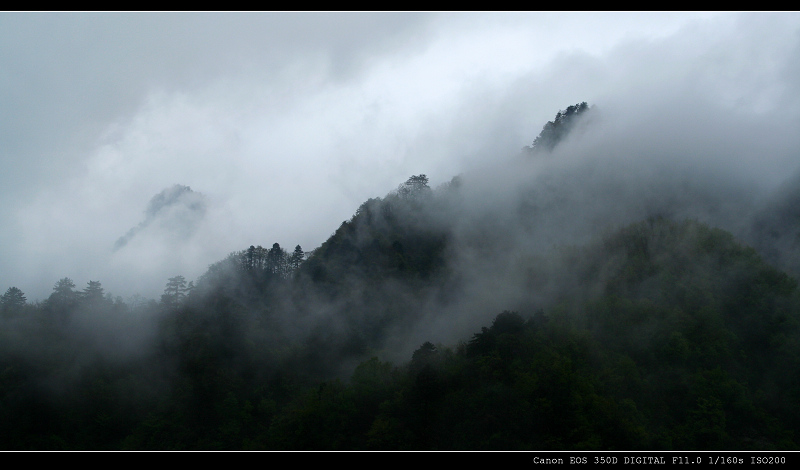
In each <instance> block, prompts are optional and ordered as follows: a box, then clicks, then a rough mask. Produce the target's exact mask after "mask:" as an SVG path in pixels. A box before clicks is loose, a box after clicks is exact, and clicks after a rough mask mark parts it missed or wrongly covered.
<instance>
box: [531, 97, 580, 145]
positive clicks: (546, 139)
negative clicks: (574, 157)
mask: <svg viewBox="0 0 800 470" xmlns="http://www.w3.org/2000/svg"><path fill="white" fill-rule="evenodd" d="M588 110H589V105H588V104H586V102H585V101H584V102H582V103H579V104H575V105H572V106H569V107H567V109H566V110H565V111H559V112H558V113H557V114H556V118H555V120H553V121H548V122H547V124H545V125H544V127H543V128H542V132H540V133H539V136H538V137H536V139H534V140H533V144H531V146H530V147H528V146H525V147H523V149H522V150H523V151H525V152H527V153H539V152H541V151H543V150H546V151H548V152H550V151H552V150H553V148H554V147H555V146H556V145H558V143H559V142H561V141H562V140H563V139H564V137H566V136H567V134H569V133H570V131H571V130H572V128H573V127H574V124H575V121H576V118H577V117H578V116H580V115H581V114H583V113H585V112H586V111H588Z"/></svg>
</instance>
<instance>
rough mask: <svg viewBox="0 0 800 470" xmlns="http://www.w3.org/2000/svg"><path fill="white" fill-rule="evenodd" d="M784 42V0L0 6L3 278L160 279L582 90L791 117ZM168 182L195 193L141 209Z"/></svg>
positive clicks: (382, 189) (309, 231) (126, 285)
mask: <svg viewBox="0 0 800 470" xmlns="http://www.w3.org/2000/svg"><path fill="white" fill-rule="evenodd" d="M798 57H800V14H796V13H719V12H710V13H703V12H685V13H672V12H668V13H650V12H647V13H616V12H615V13H602V12H591V13H572V12H568V13H557V12H547V13H535V12H533V13H513V12H503V13H435V14H429V13H324V14H323V13H320V14H311V13H0V165H1V166H0V201H2V205H0V291H2V292H4V291H5V290H6V289H7V288H8V287H10V286H16V287H19V288H20V289H22V290H23V291H24V292H25V293H26V294H27V296H28V299H29V300H36V299H40V300H43V299H44V298H46V297H47V295H49V293H50V292H51V290H52V287H53V285H54V284H55V282H56V281H57V280H58V279H60V278H62V277H70V278H72V279H73V280H74V281H75V283H76V284H77V286H78V288H83V287H85V286H86V283H87V282H88V281H89V280H99V281H101V282H102V283H103V286H104V287H105V288H106V290H107V291H109V292H111V293H112V294H115V295H121V296H123V297H127V296H129V295H132V294H135V293H139V294H141V295H144V296H146V297H151V298H158V295H159V294H160V293H161V291H162V290H163V286H164V284H165V283H166V280H167V278H168V277H171V276H175V275H178V274H182V275H184V276H186V278H187V279H190V280H191V279H196V278H197V276H199V275H200V274H202V273H203V272H204V271H205V269H206V268H207V266H208V265H209V264H211V263H213V262H215V261H218V260H220V259H222V258H224V257H225V256H226V255H227V254H228V253H230V252H232V251H236V250H241V249H244V248H247V247H248V246H250V245H251V244H252V245H263V246H271V245H272V244H273V243H275V242H278V243H280V244H281V246H283V247H284V248H286V249H288V250H292V249H293V248H294V246H295V245H297V244H300V245H301V246H302V247H303V248H304V249H305V250H307V251H308V250H311V249H313V248H316V247H317V246H319V245H320V244H321V243H322V242H324V241H325V239H327V237H328V236H329V235H330V234H331V233H333V231H335V230H336V228H338V226H339V225H340V224H341V222H342V221H344V220H347V219H349V218H350V216H352V214H353V213H354V212H355V210H356V209H357V208H358V206H359V205H360V204H361V203H362V202H364V201H365V200H366V199H368V198H370V197H383V196H385V195H386V193H387V192H389V191H390V190H392V189H393V188H395V187H397V185H399V184H400V183H402V182H403V181H405V179H407V178H408V177H409V176H411V175H414V174H420V173H425V174H427V175H428V176H429V178H430V182H431V186H433V187H435V186H437V185H439V184H441V183H443V182H446V181H448V180H450V179H451V178H452V177H453V176H455V175H457V174H460V173H462V172H465V171H469V170H470V169H473V168H476V167H480V166H483V165H487V164H489V163H491V162H498V164H500V162H502V161H504V160H505V159H507V158H510V157H513V156H514V155H516V154H517V153H518V152H519V150H520V149H521V148H522V147H523V146H525V145H530V143H531V142H532V140H533V138H534V137H535V136H536V135H537V134H538V132H539V131H540V130H541V128H542V126H543V125H544V123H545V122H546V121H548V120H552V119H553V117H554V115H555V113H556V112H557V111H558V110H560V109H564V108H566V107H567V106H568V105H570V104H575V103H578V102H581V101H587V102H589V103H590V104H594V105H597V106H598V107H599V108H602V109H606V110H610V111H612V112H613V110H615V109H616V110H620V109H622V108H625V107H628V108H630V107H647V106H651V105H652V106H663V108H664V109H665V110H669V113H668V114H667V117H665V118H664V121H665V123H667V124H668V123H673V124H675V123H678V124H677V125H680V123H683V125H686V122H687V121H686V119H690V117H691V116H692V113H697V112H698V110H697V109H686V107H687V106H688V107H693V105H694V104H697V107H702V106H703V103H706V102H708V103H710V102H713V103H716V105H717V108H715V109H724V110H726V112H727V113H730V115H731V116H747V119H748V120H749V121H747V122H751V121H752V122H769V121H770V120H775V119H779V120H780V119H783V117H786V121H784V122H785V123H788V124H784V125H786V126H787V127H788V128H789V129H791V128H792V127H791V125H793V124H796V122H797V121H796V119H797V116H798V109H800V107H798V104H800V103H798V98H800V93H798V91H800V90H798V88H800V65H799V64H800V62H798V60H797V59H798ZM670 103H671V104H670ZM684 111H685V112H686V114H685V115H684V114H683V113H684ZM621 114H622V113H620V115H621ZM776 125H777V126H778V127H780V126H781V124H780V123H778V124H776ZM790 133H791V132H790ZM792 134H793V133H792ZM665 135H666V136H668V135H669V134H668V133H667V134H665ZM666 138H668V137H665V139H666ZM795 143H796V142H795V141H792V140H790V141H787V142H786V143H785V145H794V144H795ZM775 145H777V144H775ZM686 146H687V148H690V147H691V143H690V142H689V143H686ZM778 153H780V152H778ZM784 153H786V152H784ZM795 155H796V154H795ZM786 164H787V162H786V161H776V162H771V163H765V164H764V165H762V166H763V168H762V170H763V171H764V174H765V175H771V177H773V178H779V176H780V175H781V174H782V173H784V172H783V171H782V170H781V169H782V168H785V165H786ZM176 184H178V185H184V186H189V187H191V189H192V191H194V192H196V193H199V195H193V197H192V198H191V201H194V202H197V201H198V198H199V199H200V200H202V201H203V203H204V204H205V210H204V211H202V213H200V214H199V215H197V214H189V215H187V213H188V212H187V211H189V212H191V210H190V209H189V201H188V200H187V201H184V202H183V203H185V207H184V206H181V205H180V204H183V203H182V202H180V201H183V200H182V199H180V200H178V202H177V203H176V205H174V206H172V207H171V209H169V210H164V211H161V212H159V213H158V214H156V215H153V214H154V212H153V207H154V206H153V205H152V204H151V199H152V198H153V197H154V196H156V195H157V194H159V193H161V192H162V191H163V190H165V189H167V188H172V187H173V186H174V185H176ZM191 207H195V206H191ZM146 212H147V213H146ZM159 217H160V218H161V219H162V220H160V221H159ZM187 220H188V222H186V221H187ZM145 221H147V222H146V226H145V225H143V223H145ZM183 223H188V224H189V225H188V226H186V227H177V228H176V225H177V226H179V225H181V224H183ZM134 227H142V228H141V229H140V230H137V231H133V232H130V233H135V235H133V236H132V237H131V238H130V240H127V243H126V244H125V245H124V246H123V247H122V248H119V249H117V250H115V249H114V247H115V243H116V242H117V240H119V239H120V237H123V236H124V235H126V233H129V231H131V229H133V228H134ZM187 227H188V228H187Z"/></svg>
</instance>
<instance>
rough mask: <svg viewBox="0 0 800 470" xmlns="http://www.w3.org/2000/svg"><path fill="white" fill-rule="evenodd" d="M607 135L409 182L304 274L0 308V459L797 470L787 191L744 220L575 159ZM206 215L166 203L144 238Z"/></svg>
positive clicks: (557, 127)
mask: <svg viewBox="0 0 800 470" xmlns="http://www.w3.org/2000/svg"><path fill="white" fill-rule="evenodd" d="M590 116H593V117H592V119H589V118H590ZM601 119H602V116H599V111H598V110H597V109H595V108H594V107H589V105H588V104H587V103H586V102H582V103H579V104H577V105H572V106H569V107H568V108H567V109H566V110H565V111H559V112H558V114H557V115H556V117H555V120H554V121H550V122H548V123H547V124H546V125H545V126H544V128H543V129H542V130H541V132H540V133H539V135H538V137H536V138H535V140H534V141H533V145H532V146H531V147H526V148H525V149H524V150H523V152H522V154H521V155H520V156H519V158H518V159H516V160H510V161H509V162H508V163H507V164H502V162H501V163H498V164H497V165H496V167H497V168H496V169H494V170H492V171H483V172H472V173H465V174H462V175H459V176H457V177H455V178H453V179H452V180H451V181H450V182H449V183H447V184H444V185H441V186H439V187H436V188H431V187H430V186H429V181H430V180H429V178H428V176H427V175H425V174H419V175H412V176H411V177H409V178H408V179H407V180H406V181H405V182H403V183H401V184H400V185H399V186H398V187H397V188H396V189H395V190H392V191H390V192H388V193H387V194H386V195H385V196H383V197H374V198H371V199H369V200H367V201H366V202H364V203H363V204H362V205H361V206H360V207H358V208H357V210H355V212H354V214H353V216H352V217H351V218H350V219H349V220H346V221H344V222H342V223H341V225H340V226H339V227H338V228H337V229H336V230H335V232H334V233H333V234H332V235H331V236H330V237H329V238H328V239H327V240H326V241H325V242H324V243H322V244H321V245H320V246H319V247H317V248H316V249H314V250H312V251H304V250H303V248H302V247H301V246H300V245H295V247H294V249H291V248H290V249H285V248H283V247H282V246H281V245H280V244H279V243H277V242H273V243H272V244H271V245H270V244H269V243H267V241H262V242H264V243H265V245H264V246H271V247H270V248H265V247H264V246H262V245H256V244H254V245H250V246H249V247H248V248H244V247H242V248H243V249H241V250H240V251H234V252H232V253H230V255H228V256H227V257H226V258H225V259H222V260H220V261H218V262H216V263H214V264H212V265H211V266H209V267H208V269H207V271H206V272H205V274H203V275H202V276H200V277H198V278H197V279H193V280H189V279H186V278H185V277H184V276H183V275H182V274H180V273H175V276H172V277H169V278H168V279H165V280H164V291H163V295H161V297H160V300H158V301H156V300H154V299H146V298H142V297H134V298H131V299H129V300H127V301H125V300H123V299H122V298H120V297H114V296H113V294H111V293H108V292H106V291H105V288H104V287H103V285H102V283H101V281H100V280H89V281H88V283H87V284H86V286H85V287H83V288H82V289H80V288H79V287H78V285H77V284H76V283H75V281H73V280H72V279H70V278H69V277H64V278H62V279H60V280H58V281H56V282H55V284H54V285H53V289H52V293H51V294H50V295H49V297H48V298H47V299H45V300H44V301H41V302H29V301H28V299H27V298H26V296H25V293H24V292H22V290H20V289H19V288H18V287H14V286H11V287H9V288H8V289H7V290H6V291H5V294H3V295H2V297H0V311H1V312H2V317H0V442H1V443H2V444H0V445H1V446H2V447H3V448H4V449H9V450H10V449H14V450H17V449H25V450H32V449H48V450H49V449H101V450H106V449H108V450H111V449H131V450H132V449H162V450H177V449H212V450H218V449H267V450H284V449H291V450H297V449H299V450H346V449H357V450H359V449H360V450H366V449H369V450H387V449H389V450H534V449H542V450H567V449H570V450H592V449H595V450H597V449H603V450H643V449H666V450H692V449H700V450H704V449H705V450H710V449H736V450H744V449H749V450H774V449H798V447H800V435H798V434H797V433H798V431H797V430H798V429H800V405H798V403H797V401H796V400H795V399H794V398H796V397H797V396H798V395H800V379H798V377H800V374H797V373H796V372H797V371H798V370H800V293H798V289H797V281H796V278H797V275H798V274H800V261H798V260H800V244H798V242H797V240H798V236H799V235H800V218H799V217H798V214H797V210H796V208H797V207H798V205H797V204H794V202H796V199H797V194H798V188H800V186H799V185H798V181H800V177H798V176H795V177H794V178H790V179H789V180H787V182H786V183H785V185H784V186H782V187H781V188H779V189H778V190H777V191H776V192H773V193H771V194H769V195H768V197H764V198H760V199H758V200H751V199H750V198H748V197H747V196H748V195H749V194H750V193H749V192H748V191H750V189H749V188H748V187H746V186H740V181H739V180H735V179H730V180H728V181H726V182H718V183H716V184H715V185H708V184H706V183H707V181H708V180H706V179H703V178H704V175H703V173H702V172H687V171H686V169H687V167H682V166H681V165H682V164H683V163H684V162H685V160H680V161H678V162H677V163H675V164H674V165H673V166H669V167H661V168H658V171H654V170H653V167H652V166H651V164H652V163H653V162H652V161H651V160H647V159H644V160H643V161H641V162H638V163H637V162H632V160H631V159H629V158H628V157H627V156H624V155H623V156H622V157H620V156H615V155H609V154H608V153H607V152H604V151H598V154H597V156H595V157H593V158H584V159H581V160H576V159H575V158H576V157H574V155H575V152H578V151H581V150H580V147H577V146H576V145H577V144H575V142H578V141H580V139H582V138H584V135H586V136H588V137H586V139H588V140H591V138H592V137H591V129H592V126H594V125H596V123H597V122H598V121H599V120H601ZM579 128H580V129H585V130H586V132H585V133H583V132H578V133H576V132H575V130H576V129H579ZM576 149H577V150H576ZM583 151H588V150H583ZM545 153H546V154H548V158H540V157H542V156H544V155H545ZM204 207H205V206H204V199H203V197H202V196H201V195H199V194H198V193H194V192H193V191H191V189H190V188H188V187H185V186H175V187H174V188H172V189H170V190H165V191H164V192H163V193H161V194H160V195H158V196H157V197H155V198H154V199H153V200H152V201H151V204H150V206H149V208H148V212H147V218H146V219H145V221H144V222H142V224H145V225H146V224H149V223H156V222H154V221H156V220H158V217H159V214H162V213H163V211H167V210H174V211H177V213H179V214H181V215H182V217H184V219H185V221H187V222H186V224H183V225H181V227H183V228H185V229H186V230H189V231H191V229H193V228H192V227H194V225H192V223H193V222H192V221H194V220H196V218H201V217H202V216H203V211H204ZM141 226H142V225H140V227H141ZM187 227H188V228H187ZM137 233H138V232H137V228H134V229H131V231H130V232H129V233H128V234H127V235H125V236H124V237H122V238H120V240H119V241H118V242H117V245H119V246H120V247H121V246H124V245H125V243H127V241H129V240H131V239H133V238H134V236H136V234H137ZM265 236H269V234H265ZM286 246H288V247H290V246H291V245H286Z"/></svg>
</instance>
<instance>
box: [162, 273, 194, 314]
mask: <svg viewBox="0 0 800 470" xmlns="http://www.w3.org/2000/svg"><path fill="white" fill-rule="evenodd" d="M188 290H189V288H188V287H187V286H186V278H184V277H183V276H175V277H171V278H169V279H168V280H167V285H166V287H165V288H164V293H163V294H162V295H161V304H162V305H164V306H165V307H167V308H168V309H169V310H178V308H180V306H181V305H183V301H184V299H185V298H186V293H187V292H188Z"/></svg>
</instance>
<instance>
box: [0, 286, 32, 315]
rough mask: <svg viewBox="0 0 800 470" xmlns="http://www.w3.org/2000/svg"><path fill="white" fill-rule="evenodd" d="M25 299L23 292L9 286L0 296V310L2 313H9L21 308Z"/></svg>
mask: <svg viewBox="0 0 800 470" xmlns="http://www.w3.org/2000/svg"><path fill="white" fill-rule="evenodd" d="M26 301H27V299H26V298H25V294H24V293H23V292H22V291H21V290H19V289H18V288H17V287H9V288H8V290H7V291H6V293H5V294H3V296H2V297H0V310H1V311H2V312H3V313H4V314H9V313H11V312H14V311H15V310H17V309H19V308H22V306H23V305H25V302H26Z"/></svg>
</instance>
